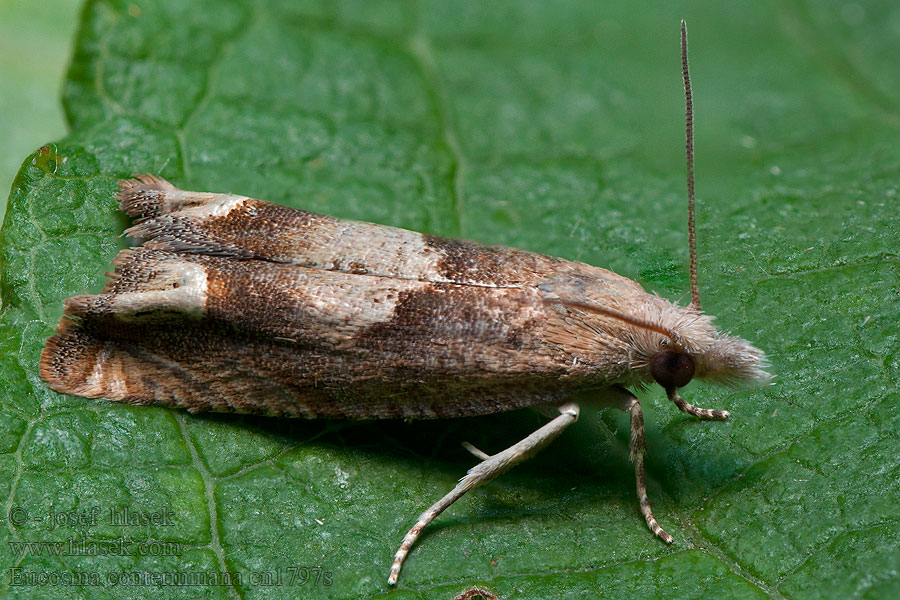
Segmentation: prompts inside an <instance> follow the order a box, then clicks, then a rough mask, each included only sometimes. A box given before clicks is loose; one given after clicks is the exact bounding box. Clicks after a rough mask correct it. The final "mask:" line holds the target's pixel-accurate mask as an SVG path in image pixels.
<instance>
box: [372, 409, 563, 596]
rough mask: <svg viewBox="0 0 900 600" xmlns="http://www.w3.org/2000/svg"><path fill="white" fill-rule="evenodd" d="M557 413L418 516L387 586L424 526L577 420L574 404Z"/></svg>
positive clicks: (480, 465)
mask: <svg viewBox="0 0 900 600" xmlns="http://www.w3.org/2000/svg"><path fill="white" fill-rule="evenodd" d="M558 410H559V415H557V416H556V417H555V418H554V419H553V420H552V421H550V422H549V423H547V424H546V425H544V426H543V427H541V428H540V429H538V430H537V431H535V432H534V433H532V434H531V435H529V436H528V437H526V438H525V439H523V440H522V441H520V442H518V443H516V444H513V445H512V446H510V447H509V448H507V449H506V450H503V451H502V452H498V453H497V454H494V455H491V456H488V457H487V458H486V459H485V460H483V461H482V462H480V463H478V464H477V465H475V466H474V467H472V468H471V469H469V471H468V472H467V473H466V475H465V476H464V477H463V478H462V479H460V480H459V483H458V484H456V487H455V488H453V489H452V490H450V492H449V493H448V494H447V495H446V496H444V497H443V498H441V499H440V500H438V501H437V502H435V503H434V504H433V505H431V507H430V508H429V509H428V510H426V511H425V512H423V513H422V514H421V515H420V516H419V520H418V521H416V524H415V525H413V527H412V529H410V530H409V532H408V533H407V534H406V536H405V537H404V538H403V542H402V543H401V544H400V548H399V549H398V550H397V553H396V554H395V555H394V562H393V563H392V564H391V574H390V576H389V577H388V585H394V584H396V583H397V578H398V577H399V576H400V567H402V566H403V561H404V559H405V558H406V555H407V554H409V550H410V548H412V545H413V544H415V543H416V539H417V538H418V537H419V535H420V534H421V533H422V530H423V529H425V526H426V525H428V524H429V523H431V522H432V521H433V520H434V519H435V518H436V517H437V516H438V515H439V514H441V513H442V512H444V510H446V509H447V508H448V507H449V506H450V505H451V504H453V503H454V502H456V501H457V500H459V499H460V498H461V497H462V496H463V494H465V493H466V492H468V491H469V490H471V489H473V488H475V487H477V486H479V485H481V484H482V483H484V482H486V481H489V480H491V479H493V478H494V477H496V476H497V475H499V474H501V473H503V472H504V471H508V470H509V469H511V468H513V467H514V466H516V465H517V464H519V463H520V462H522V461H523V460H526V459H528V458H531V457H532V456H534V455H535V454H537V453H538V452H539V451H540V450H541V449H542V448H543V447H544V446H546V445H547V444H549V443H550V442H552V441H553V440H554V439H555V438H556V437H557V436H558V435H559V434H561V433H562V432H563V431H564V430H565V429H566V427H568V426H569V425H571V424H572V423H574V422H575V421H577V420H578V413H579V408H578V405H577V404H575V403H574V402H569V403H566V404H563V405H561V406H559V408H558Z"/></svg>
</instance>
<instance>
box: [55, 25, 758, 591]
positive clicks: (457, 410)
mask: <svg viewBox="0 0 900 600" xmlns="http://www.w3.org/2000/svg"><path fill="white" fill-rule="evenodd" d="M682 66H683V76H684V85H685V96H686V105H687V107H686V115H687V126H686V130H687V157H688V158H687V163H688V192H689V193H688V215H689V218H688V223H689V226H688V232H689V236H688V237H689V247H690V282H691V302H690V304H688V305H687V306H679V305H678V304H675V303H672V302H669V301H668V300H666V299H663V298H661V297H660V296H657V295H655V294H650V293H647V292H646V291H645V290H644V289H643V288H642V287H641V286H640V285H639V284H637V283H635V282H634V281H632V280H630V279H628V278H626V277H623V276H621V275H617V274H616V273H613V272H612V271H608V270H606V269H602V268H599V267H594V266H590V265H587V264H584V263H580V262H574V261H569V260H564V259H561V258H553V257H550V256H544V255H541V254H535V253H533V252H527V251H524V250H516V249H511V248H502V247H486V246H482V245H479V244H477V243H473V242H468V241H461V240H455V239H447V238H441V237H436V236H432V235H426V234H422V233H416V232H413V231H407V230H403V229H396V228H392V227H386V226H382V225H375V224H371V223H362V222H355V221H348V220H342V219H337V218H334V217H329V216H324V215H319V214H313V213H310V212H306V211H303V210H296V209H292V208H287V207H284V206H279V205H276V204H270V203H267V202H263V201H260V200H255V199H252V198H247V197H244V196H238V195H233V194H213V193H198V192H188V191H183V190H180V189H178V188H176V187H175V186H173V185H172V184H170V183H169V182H167V181H164V180H163V179H160V178H158V177H156V176H153V175H138V176H136V177H135V178H133V179H129V180H127V181H122V182H120V184H119V185H120V187H121V189H120V191H119V192H118V196H117V197H118V200H119V206H120V208H121V210H123V211H124V212H126V213H127V214H128V215H129V216H131V217H133V218H134V219H135V221H134V225H133V226H132V227H131V228H130V229H128V230H127V231H126V232H125V233H126V234H127V235H128V236H130V237H131V238H135V239H136V240H139V241H141V242H142V244H141V245H140V246H139V247H134V248H129V249H125V250H122V251H121V252H120V253H119V255H118V256H117V257H116V258H115V260H114V261H113V265H114V266H115V271H114V272H113V273H108V274H107V275H108V276H109V281H108V282H107V284H106V287H105V288H104V290H103V292H102V293H100V294H98V295H83V296H75V297H73V298H69V299H67V300H66V301H65V310H64V316H63V318H62V319H61V320H60V322H59V325H58V328H57V330H56V334H55V335H54V336H52V337H51V338H49V339H48V340H47V342H46V347H45V348H44V351H43V353H42V355H41V361H40V373H41V376H42V377H43V378H44V379H45V380H46V381H47V382H48V383H49V384H50V387H52V388H53V389H55V390H58V391H60V392H65V393H69V394H76V395H79V396H87V397H91V398H108V399H112V400H119V401H123V402H128V403H131V404H163V405H169V406H174V407H181V408H185V409H187V410H188V411H190V412H198V411H221V412H236V413H250V414H262V415H272V416H279V417H300V418H307V419H314V418H326V419H400V418H402V419H436V418H441V417H459V416H469V415H482V414H488V413H497V412H503V411H510V410H514V409H518V408H522V407H527V406H544V407H547V406H549V407H551V410H552V411H553V413H554V414H555V417H553V418H552V420H550V421H549V422H548V423H547V424H546V425H544V426H543V427H541V428H539V429H538V430H537V431H535V432H534V433H532V434H531V435H529V436H528V437H526V438H525V439H523V440H521V441H520V442H518V443H516V444H514V445H512V446H510V447H509V448H507V449H506V450H504V451H502V452H499V453H497V454H494V455H487V454H485V453H483V452H481V451H479V450H477V449H476V448H474V447H471V446H469V449H470V450H471V451H472V452H473V453H474V454H475V455H476V456H477V457H478V458H480V459H481V462H480V463H479V464H478V465H476V466H475V467H473V468H472V469H470V470H469V472H468V473H467V474H466V475H465V476H464V477H463V478H462V479H461V480H460V481H459V484H458V485H457V486H456V487H455V488H454V489H453V490H451V491H450V492H449V493H448V494H447V495H445V496H444V497H443V498H441V499H440V500H438V501H437V502H436V503H434V504H433V505H432V506H431V507H430V508H428V509H427V510H426V511H425V512H424V513H422V515H421V516H420V517H419V519H418V521H417V522H416V523H415V525H414V526H413V527H412V529H410V530H409V532H408V533H407V534H406V536H405V537H404V539H403V541H402V543H401V545H400V548H399V549H398V550H397V553H396V556H395V559H394V561H393V564H392V566H391V570H390V577H389V579H388V582H389V583H390V584H395V583H396V582H397V578H398V576H399V572H400V567H401V566H402V564H403V561H404V559H405V557H406V555H407V553H408V552H409V550H410V548H411V547H412V545H413V544H414V542H415V541H416V538H417V537H418V536H419V534H420V533H421V532H422V530H423V528H424V527H425V526H426V525H428V523H430V522H431V521H432V520H433V519H434V518H435V517H437V516H438V515H439V514H440V513H441V512H442V511H444V510H445V509H446V508H447V507H448V506H450V505H451V504H453V503H454V502H455V501H456V500H457V499H459V498H460V497H461V496H463V495H464V494H465V493H466V492H467V491H469V490H470V489H472V488H474V487H475V486H477V485H480V484H483V483H484V482H486V481H488V480H490V479H492V478H494V477H496V476H497V475H499V474H500V473H502V472H504V471H506V470H507V469H510V468H511V467H513V466H514V465H516V464H518V463H520V462H522V461H523V460H525V459H526V458H528V457H530V456H532V455H533V454H535V453H536V452H537V451H539V450H540V449H541V448H543V447H544V446H546V445H547V444H548V443H549V442H550V441H552V440H553V439H554V438H556V437H557V436H559V435H560V434H561V433H562V432H563V431H564V430H565V429H566V428H567V427H569V426H570V425H571V424H572V423H574V422H575V421H576V420H577V419H578V414H579V406H578V404H576V403H575V402H573V400H572V398H573V395H574V394H576V393H584V392H590V393H591V394H592V397H593V398H596V402H597V403H598V404H602V405H604V406H609V405H613V406H617V407H619V408H621V409H622V410H625V411H627V412H628V413H629V414H630V423H631V425H630V428H631V436H630V447H631V448H630V449H631V459H632V461H633V463H634V469H635V474H636V478H637V494H638V500H639V504H640V510H641V513H642V514H643V516H644V519H645V520H646V522H647V525H648V526H649V527H650V529H651V530H652V531H653V533H654V534H656V535H657V536H659V537H660V538H662V539H663V540H664V541H666V542H671V541H672V536H671V535H669V534H668V533H667V532H666V531H664V530H663V528H662V527H660V525H659V524H658V523H657V521H656V519H655V518H654V516H653V513H652V511H651V509H650V502H649V500H648V498H647V490H646V479H645V473H644V463H643V455H644V451H645V443H644V420H643V416H642V413H641V405H640V402H639V401H638V398H637V397H636V396H635V395H634V394H633V393H632V392H631V391H629V388H635V387H640V386H644V385H648V384H651V383H653V382H656V383H658V384H659V385H660V386H662V388H663V389H664V390H665V392H666V395H667V396H668V398H669V399H670V400H671V401H672V402H674V403H675V405H676V406H677V407H678V408H679V409H680V410H682V411H684V412H686V413H688V414H691V415H694V416H696V417H698V418H701V419H726V418H727V417H728V412H727V411H725V410H710V409H706V408H699V407H696V406H693V405H691V404H689V403H688V402H687V401H685V400H684V399H683V398H682V397H681V396H680V395H679V392H678V390H679V388H681V387H683V386H685V385H686V384H687V383H688V382H689V381H691V380H692V379H693V378H699V379H703V380H706V381H711V382H718V383H724V384H739V383H751V382H765V381H767V380H768V377H769V376H768V374H767V373H766V371H765V362H764V357H763V353H762V352H760V351H759V350H757V349H756V348H754V347H753V346H751V345H750V344H749V343H748V342H746V341H745V340H743V339H740V338H738V337H733V336H731V335H728V334H726V333H723V332H720V331H719V330H718V329H717V328H716V327H715V326H714V325H713V317H711V316H709V315H707V314H704V313H703V311H702V309H701V307H700V297H699V292H698V284H697V258H696V240H695V235H694V208H693V205H694V183H693V136H692V112H693V111H692V103H691V91H690V78H689V75H688V66H687V46H686V33H685V28H684V23H683V22H682Z"/></svg>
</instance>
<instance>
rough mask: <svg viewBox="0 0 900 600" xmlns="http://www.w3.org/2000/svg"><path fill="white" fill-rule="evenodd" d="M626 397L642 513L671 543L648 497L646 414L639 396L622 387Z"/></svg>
mask: <svg viewBox="0 0 900 600" xmlns="http://www.w3.org/2000/svg"><path fill="white" fill-rule="evenodd" d="M619 391H620V392H622V393H623V394H624V395H626V398H625V400H624V402H623V403H622V410H624V411H625V412H627V413H629V414H630V415H631V444H630V445H631V462H632V463H634V476H635V479H636V480H637V484H636V485H637V495H638V502H639V503H640V506H641V514H642V515H644V519H645V520H646V521H647V526H648V527H649V528H650V531H652V532H653V533H654V534H656V535H657V536H659V537H660V538H661V539H662V540H663V541H664V542H666V543H668V544H671V543H672V539H673V538H672V536H671V535H669V534H668V533H666V530H665V529H663V528H662V527H660V525H659V523H657V522H656V518H654V516H653V511H652V510H650V500H649V498H647V475H646V474H645V473H644V452H645V451H646V450H647V443H646V439H645V437H644V414H643V413H642V412H641V403H640V402H639V401H638V399H637V397H635V396H634V394H632V393H631V392H629V391H628V390H625V389H620V390H619Z"/></svg>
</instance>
